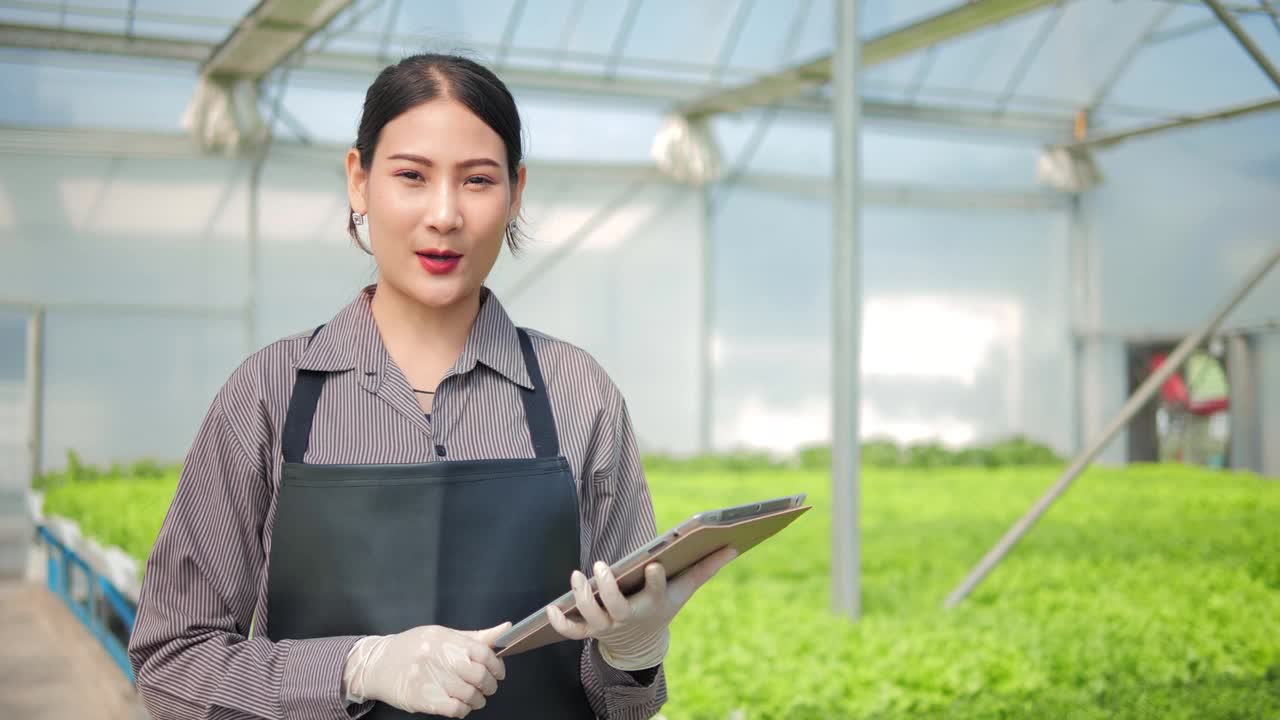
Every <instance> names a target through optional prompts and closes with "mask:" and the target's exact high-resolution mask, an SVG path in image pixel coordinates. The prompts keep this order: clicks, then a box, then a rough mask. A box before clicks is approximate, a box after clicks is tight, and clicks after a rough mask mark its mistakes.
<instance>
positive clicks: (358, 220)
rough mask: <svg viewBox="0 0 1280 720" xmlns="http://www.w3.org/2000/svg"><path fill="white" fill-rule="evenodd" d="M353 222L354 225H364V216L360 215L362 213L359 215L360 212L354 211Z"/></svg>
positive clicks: (352, 214)
mask: <svg viewBox="0 0 1280 720" xmlns="http://www.w3.org/2000/svg"><path fill="white" fill-rule="evenodd" d="M351 222H352V223H354V224H355V225H356V226H360V225H363V224H364V215H361V214H360V213H358V212H355V211H352V213H351Z"/></svg>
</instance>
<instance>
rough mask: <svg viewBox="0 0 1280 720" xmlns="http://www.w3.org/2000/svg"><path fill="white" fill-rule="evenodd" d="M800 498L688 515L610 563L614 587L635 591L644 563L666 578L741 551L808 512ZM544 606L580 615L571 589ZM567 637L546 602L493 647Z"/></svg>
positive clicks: (506, 650) (506, 649)
mask: <svg viewBox="0 0 1280 720" xmlns="http://www.w3.org/2000/svg"><path fill="white" fill-rule="evenodd" d="M804 500H805V495H804V494H800V495H789V496H787V497H780V498H774V499H772V500H764V501H761V502H756V503H748V504H746V505H735V506H733V507H727V508H721V509H719V510H708V511H706V512H700V513H698V514H696V515H693V516H691V517H689V518H688V519H687V520H685V521H684V522H682V523H680V524H679V525H677V526H676V527H674V528H672V529H670V530H668V531H666V532H665V533H662V534H660V535H658V536H657V537H655V538H654V539H653V540H651V541H650V542H648V543H645V545H644V546H643V547H640V548H639V549H637V550H636V551H635V552H633V553H631V554H629V555H627V556H626V557H624V558H622V559H621V560H618V561H617V562H615V563H613V565H611V567H612V569H613V575H614V577H615V578H617V580H618V587H619V589H620V590H622V593H623V595H630V594H632V593H634V592H636V591H638V590H640V589H641V588H642V587H643V586H644V568H645V567H646V566H647V565H649V564H650V563H653V562H658V563H661V564H662V566H663V567H664V568H665V569H666V571H667V579H668V580H670V579H673V578H675V577H677V576H679V575H680V573H682V572H684V571H685V570H687V569H688V568H689V567H690V566H692V565H695V564H697V562H698V561H699V560H702V559H703V558H705V557H707V556H708V555H711V554H712V553H715V552H717V551H718V550H721V549H722V548H726V547H732V548H734V549H736V550H737V551H738V555H739V556H741V555H742V553H745V552H746V551H747V550H749V549H751V548H752V547H754V546H756V545H758V544H759V543H761V542H763V541H764V540H766V539H768V538H769V537H771V536H773V535H774V534H776V533H777V532H778V531H780V530H782V529H783V528H785V527H786V526H787V525H790V524H791V522H792V521H794V520H795V519H796V518H797V517H799V516H800V515H802V514H804V513H805V512H806V511H808V510H809V509H810V507H811V506H808V505H805V504H804ZM587 578H588V580H589V581H590V584H591V589H592V592H593V593H594V594H595V595H596V597H599V590H598V588H597V587H596V578H595V574H594V573H590V572H588V573H587ZM565 584H566V585H568V584H569V578H565ZM549 605H555V606H556V607H558V608H560V610H561V611H563V612H564V614H565V615H566V616H567V617H569V618H572V619H581V616H580V615H579V613H578V609H577V603H576V602H575V601H574V598H573V591H572V590H569V591H568V592H566V593H565V594H564V595H561V596H560V597H559V598H556V599H555V600H554V601H552V602H551V603H549ZM566 639H567V638H565V637H563V636H562V635H560V633H558V632H556V630H555V628H554V627H552V626H551V621H550V620H548V619H547V606H543V607H542V608H540V609H539V610H538V611H537V612H535V613H533V614H532V615H530V616H528V617H526V618H524V619H523V620H521V621H520V622H518V623H516V624H515V625H513V626H512V627H511V629H509V630H507V632H505V633H503V635H502V637H500V638H498V640H497V642H496V643H495V646H494V649H495V650H497V653H498V657H509V656H512V655H519V654H520V653H523V652H528V651H530V650H535V649H537V648H540V647H543V646H544V645H550V644H552V643H556V642H561V641H563V640H566Z"/></svg>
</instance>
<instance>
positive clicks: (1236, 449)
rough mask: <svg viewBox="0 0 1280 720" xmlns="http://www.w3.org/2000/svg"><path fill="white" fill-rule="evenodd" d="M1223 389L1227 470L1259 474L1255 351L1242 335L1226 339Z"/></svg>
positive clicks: (1259, 439) (1247, 338)
mask: <svg viewBox="0 0 1280 720" xmlns="http://www.w3.org/2000/svg"><path fill="white" fill-rule="evenodd" d="M1226 359H1227V385H1228V387H1229V388H1230V393H1231V397H1230V401H1231V447H1230V449H1229V450H1228V452H1227V457H1228V458H1229V461H1230V462H1229V463H1228V467H1230V468H1231V469H1233V470H1252V471H1254V472H1256V473H1260V472H1262V423H1261V422H1259V421H1260V420H1261V413H1260V412H1259V409H1260V408H1259V405H1260V403H1259V402H1258V398H1259V387H1258V385H1259V383H1258V351H1257V348H1256V346H1255V342H1254V341H1253V339H1252V338H1250V337H1249V336H1248V335H1245V334H1239V335H1231V336H1228V337H1227V358H1226Z"/></svg>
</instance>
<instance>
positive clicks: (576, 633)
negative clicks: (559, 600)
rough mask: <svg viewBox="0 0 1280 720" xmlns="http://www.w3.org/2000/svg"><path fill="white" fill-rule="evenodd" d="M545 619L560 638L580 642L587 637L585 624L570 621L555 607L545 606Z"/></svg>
mask: <svg viewBox="0 0 1280 720" xmlns="http://www.w3.org/2000/svg"><path fill="white" fill-rule="evenodd" d="M547 619H548V620H550V621H551V627H553V628H555V631H556V632H558V633H560V636H561V637H564V638H567V639H569V640H582V639H584V638H586V637H587V624H586V623H585V622H575V621H573V620H570V619H569V618H567V617H565V616H564V613H563V612H561V611H560V608H558V607H556V606H555V605H548V606H547Z"/></svg>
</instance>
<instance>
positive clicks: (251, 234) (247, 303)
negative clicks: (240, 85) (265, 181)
mask: <svg viewBox="0 0 1280 720" xmlns="http://www.w3.org/2000/svg"><path fill="white" fill-rule="evenodd" d="M273 120H274V119H273ZM273 124H274V123H273ZM270 151H271V142H270V140H268V141H267V142H265V143H263V144H262V145H261V146H260V147H258V148H256V149H255V150H254V153H253V160H252V163H253V164H252V165H251V166H250V169H249V187H248V192H249V202H248V205H249V218H248V220H249V227H248V232H247V233H246V236H247V245H248V247H247V248H245V254H246V257H245V275H246V284H245V298H244V345H245V354H246V355H248V354H252V353H253V352H254V351H255V350H257V349H258V346H257V342H258V266H259V264H260V262H259V261H260V259H261V258H260V255H261V253H260V252H259V246H260V245H261V231H260V226H261V217H260V216H261V214H262V208H261V204H260V199H259V197H258V195H259V193H260V191H261V189H262V168H263V166H264V165H266V164H267V154H268V153H269V152H270Z"/></svg>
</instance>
